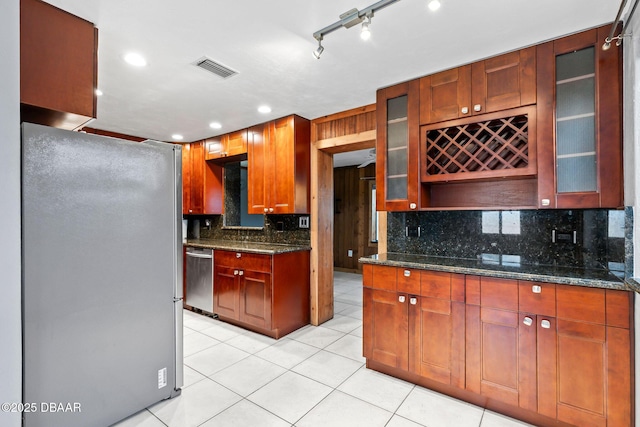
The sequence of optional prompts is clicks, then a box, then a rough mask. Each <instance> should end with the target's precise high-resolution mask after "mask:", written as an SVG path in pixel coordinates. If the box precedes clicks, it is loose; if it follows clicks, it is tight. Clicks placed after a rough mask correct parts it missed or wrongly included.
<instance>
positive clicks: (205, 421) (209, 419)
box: [197, 383, 242, 427]
mask: <svg viewBox="0 0 640 427" xmlns="http://www.w3.org/2000/svg"><path fill="white" fill-rule="evenodd" d="M216 384H218V383H216ZM220 385H221V386H222V384H220ZM223 387H224V386H223ZM225 388H226V387H225ZM229 391H231V392H233V390H229ZM233 393H234V394H236V395H237V396H238V397H240V400H238V401H237V402H235V403H234V404H232V405H231V406H227V407H226V408H224V409H222V410H221V411H219V412H217V413H216V414H215V415H213V416H212V417H210V418H207V419H206V420H204V421H203V422H201V423H200V424H198V425H197V427H200V426H202V425H204V424H206V423H208V422H209V421H211V420H212V419H214V418H215V417H217V416H218V415H220V414H222V413H223V412H224V411H226V410H227V409H229V408H232V407H234V406H236V405H237V404H238V403H240V402H242V396H240V395H239V394H238V393H235V392H233Z"/></svg>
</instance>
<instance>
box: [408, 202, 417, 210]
mask: <svg viewBox="0 0 640 427" xmlns="http://www.w3.org/2000/svg"><path fill="white" fill-rule="evenodd" d="M417 207H418V205H416V204H415V203H411V204H409V209H415V208H417Z"/></svg>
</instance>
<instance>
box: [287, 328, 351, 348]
mask: <svg viewBox="0 0 640 427" xmlns="http://www.w3.org/2000/svg"><path fill="white" fill-rule="evenodd" d="M316 328H324V329H328V330H330V331H333V332H340V333H341V334H342V336H339V337H338V338H336V339H335V340H333V341H331V342H330V343H328V344H327V345H325V346H324V347H318V346H317V345H315V344H311V343H308V342H304V341H300V340H299V339H298V338H290V339H291V340H293V341H297V342H299V343H302V344H306V345H310V346H312V347H315V348H319V349H320V350H324V349H325V348H327V347H328V346H330V345H331V344H333V343H335V342H336V341H338V340H340V339H342V338H344V336H345V335H348V333H347V332H342V331H337V330H335V329H331V328H327V327H325V326H322V325H320V326H316ZM356 329H358V328H356Z"/></svg>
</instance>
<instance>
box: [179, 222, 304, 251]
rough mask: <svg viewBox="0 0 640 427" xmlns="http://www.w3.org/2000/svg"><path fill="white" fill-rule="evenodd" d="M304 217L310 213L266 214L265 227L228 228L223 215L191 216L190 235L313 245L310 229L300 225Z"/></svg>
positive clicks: (191, 236)
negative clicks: (208, 223)
mask: <svg viewBox="0 0 640 427" xmlns="http://www.w3.org/2000/svg"><path fill="white" fill-rule="evenodd" d="M301 216H309V215H265V219H264V227H261V228H257V227H256V228H251V227H226V226H224V217H223V215H197V216H196V215H190V216H189V217H188V219H189V227H188V232H187V238H189V239H193V238H198V237H199V238H202V239H214V240H236V241H247V242H265V243H279V244H292V245H309V244H310V241H311V234H310V231H309V229H308V228H298V224H299V218H300V217H301ZM206 220H210V222H211V226H206ZM196 221H197V222H196Z"/></svg>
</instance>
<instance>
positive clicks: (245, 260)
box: [213, 250, 271, 273]
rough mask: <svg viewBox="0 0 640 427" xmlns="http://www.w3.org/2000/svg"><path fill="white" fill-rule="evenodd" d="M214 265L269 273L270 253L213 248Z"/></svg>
mask: <svg viewBox="0 0 640 427" xmlns="http://www.w3.org/2000/svg"><path fill="white" fill-rule="evenodd" d="M213 261H214V264H215V265H224V266H228V267H233V268H241V269H248V270H252V271H261V272H265V273H271V255H264V254H254V253H247V252H236V251H221V250H214V252H213Z"/></svg>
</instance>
